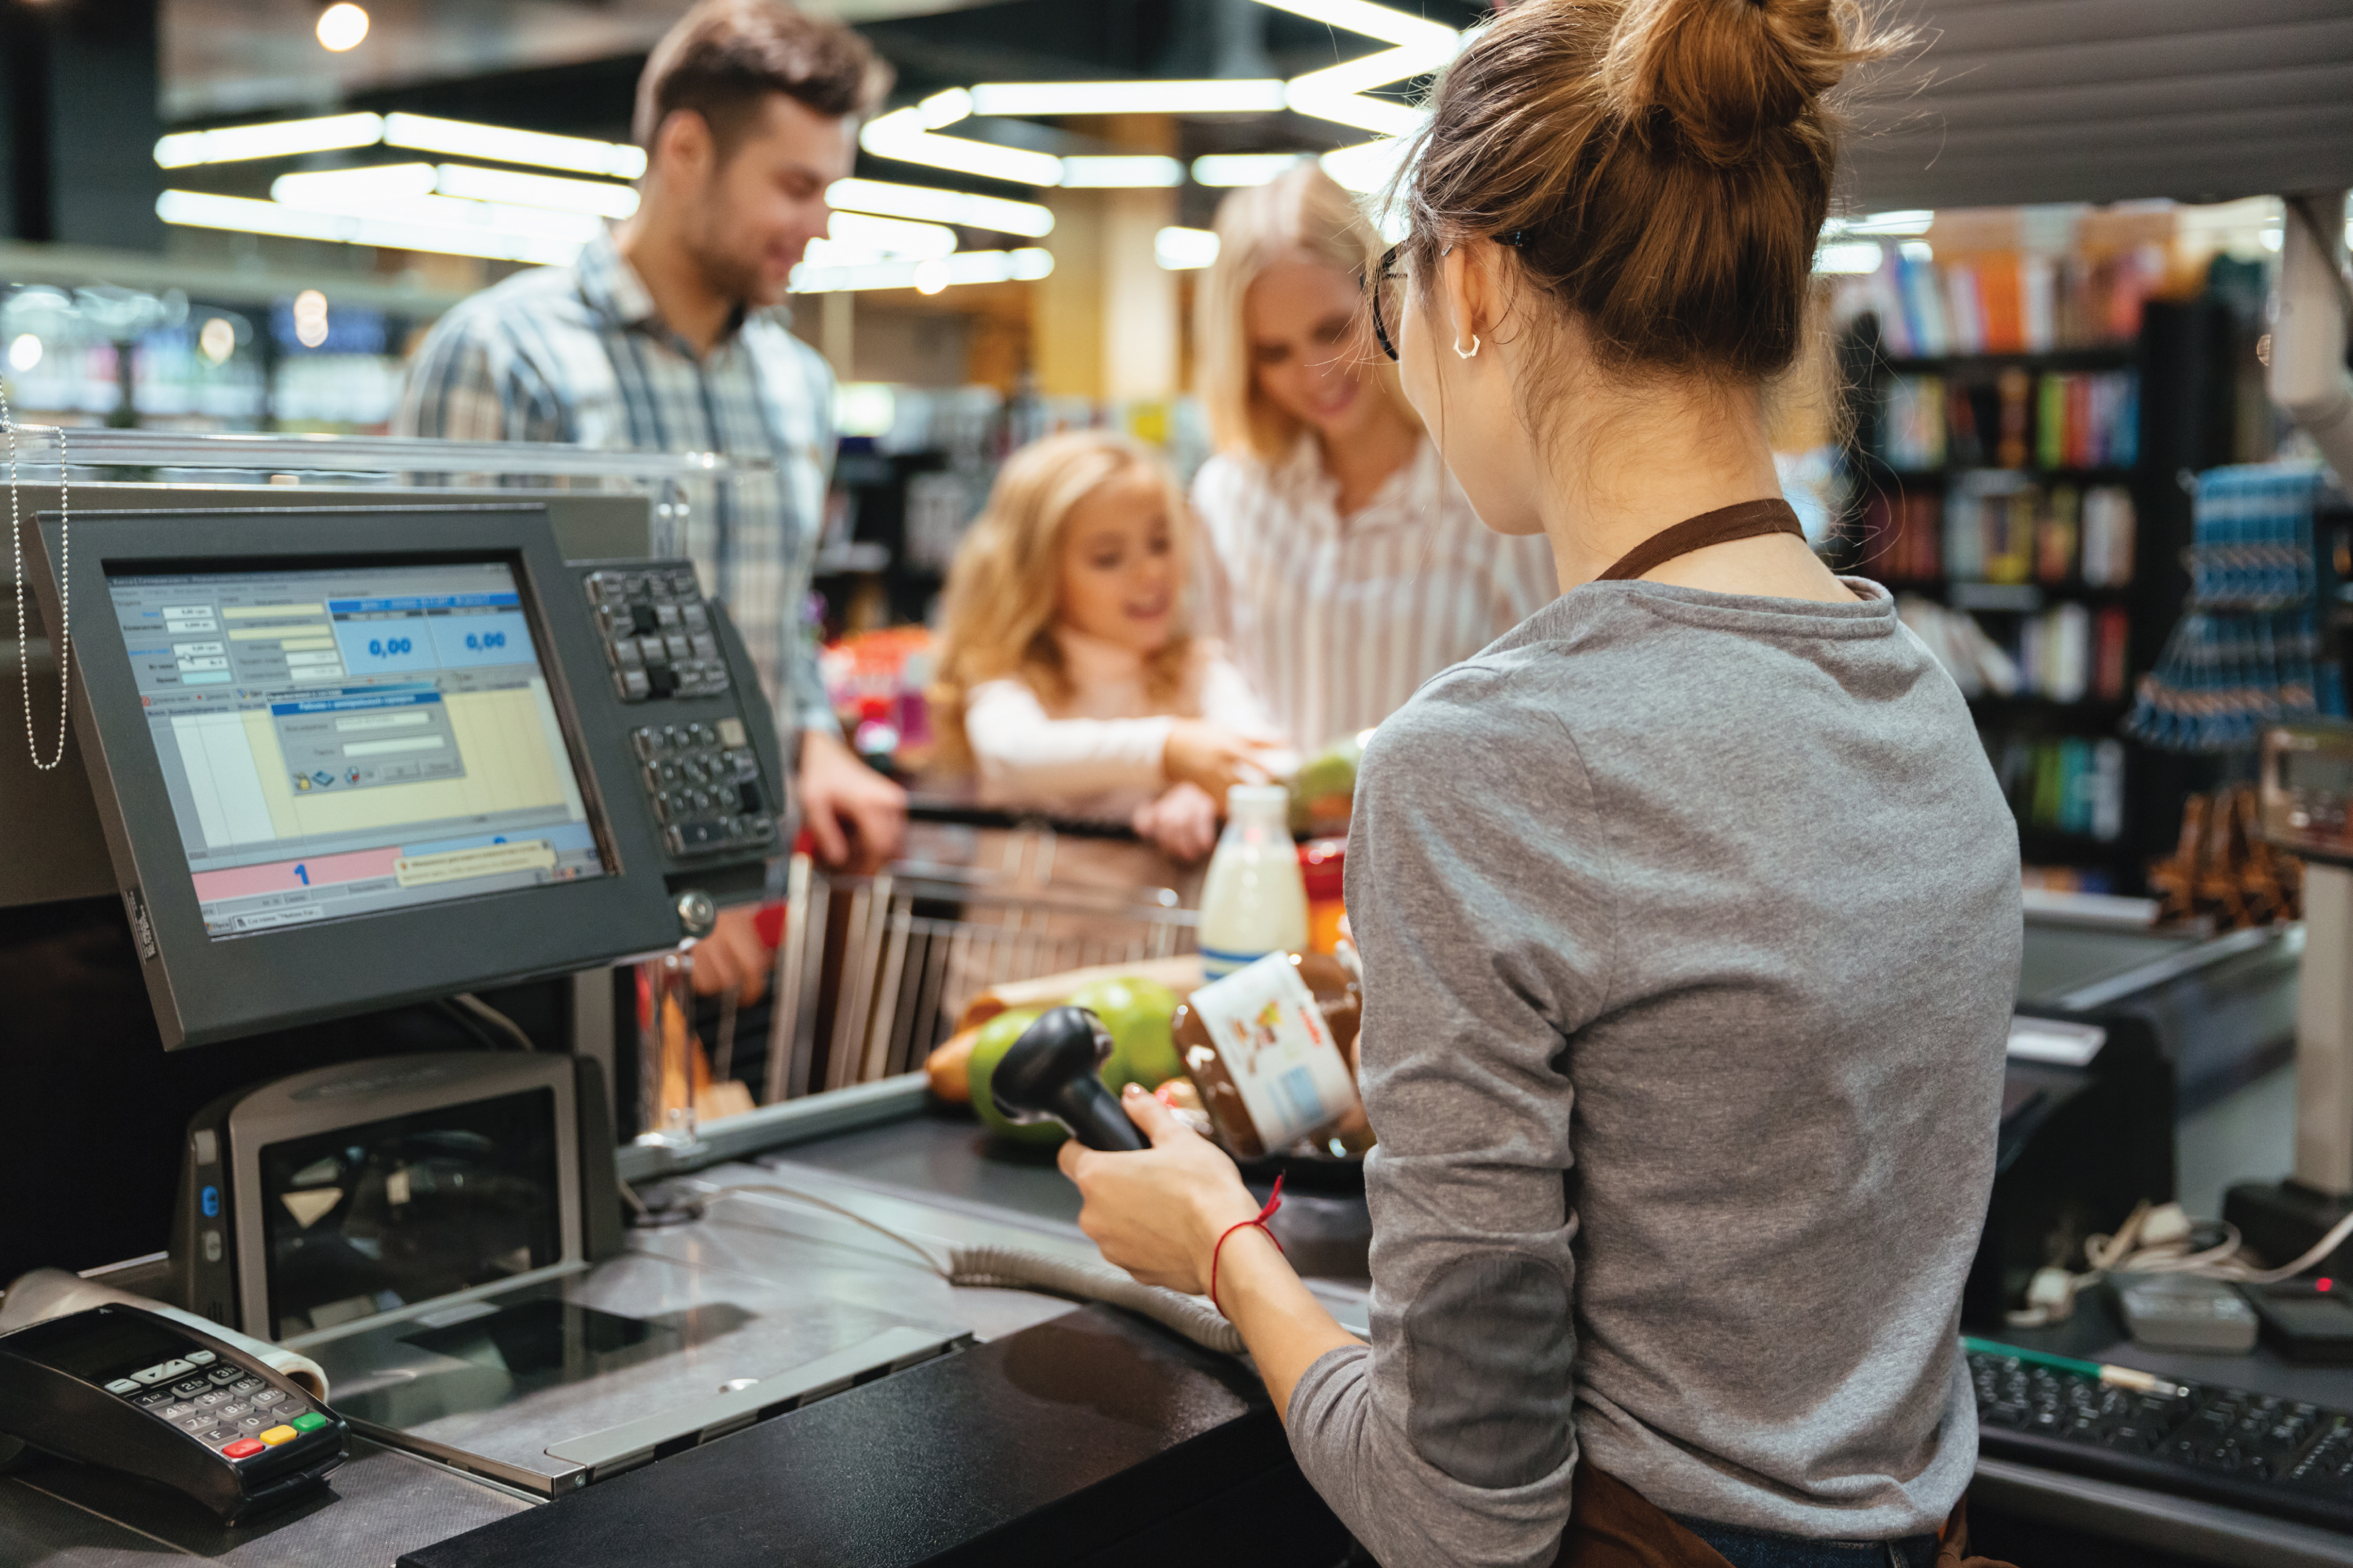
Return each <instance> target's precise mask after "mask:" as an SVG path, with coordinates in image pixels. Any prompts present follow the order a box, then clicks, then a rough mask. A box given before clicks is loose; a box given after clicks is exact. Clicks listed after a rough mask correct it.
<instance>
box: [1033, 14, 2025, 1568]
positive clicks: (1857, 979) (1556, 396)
mask: <svg viewBox="0 0 2353 1568" xmlns="http://www.w3.org/2000/svg"><path fill="white" fill-rule="evenodd" d="M1862 26H1863V24H1862V21H1861V20H1860V17H1859V14H1858V12H1857V11H1856V10H1855V8H1854V7H1852V5H1848V4H1846V3H1844V0H1523V3H1522V4H1520V5H1515V6H1514V7H1512V8H1511V9H1509V10H1507V11H1504V13H1503V14H1502V16H1500V17H1499V18H1498V19H1497V20H1496V21H1495V22H1494V23H1493V25H1492V26H1488V27H1487V28H1485V29H1484V30H1483V31H1482V32H1480V33H1478V34H1476V35H1475V36H1474V37H1473V39H1472V42H1471V43H1470V45H1469V47H1467V49H1466V50H1465V51H1464V52H1463V54H1462V55H1461V58H1459V59H1458V60H1457V61H1456V62H1455V64H1454V65H1453V66H1452V67H1451V68H1450V69H1449V70H1448V71H1447V73H1446V75H1445V77H1444V79H1442V81H1441V83H1440V86H1439V88H1438V89H1437V93H1436V97H1435V100H1434V102H1433V105H1432V108H1433V115H1432V119H1431V121H1430V124H1429V127H1428V129H1427V130H1426V131H1425V132H1423V135H1422V139H1421V142H1420V147H1419V159H1418V161H1417V162H1415V163H1411V164H1409V174H1408V175H1407V176H1406V179H1405V183H1404V184H1403V188H1402V189H1401V190H1400V191H1399V192H1398V203H1399V207H1400V212H1401V215H1402V216H1403V218H1404V220H1405V229H1406V237H1405V239H1404V241H1403V243H1402V244H1400V245H1398V247H1396V248H1395V249H1394V250H1393V251H1392V252H1390V253H1389V254H1388V257H1386V258H1384V259H1383V260H1382V261H1381V262H1380V263H1379V264H1378V265H1377V268H1370V270H1371V273H1372V279H1371V280H1372V284H1373V287H1372V289H1371V290H1370V292H1371V295H1372V298H1371V301H1370V305H1371V310H1370V312H1369V313H1370V315H1371V317H1372V321H1371V324H1372V325H1374V326H1376V327H1377V329H1378V332H1379V335H1380V337H1381V339H1382V341H1383V342H1384V345H1385V346H1386V347H1387V348H1388V349H1389V350H1390V351H1391V352H1392V353H1394V354H1395V356H1396V360H1397V363H1398V369H1399V371H1400V373H1401V374H1402V378H1403V384H1404V388H1405V392H1406V395H1407V396H1408V397H1409V399H1410V400H1411V402H1412V405H1413V406H1414V407H1415V408H1416V409H1417V410H1419V414H1420V416H1421V419H1422V421H1423V423H1424V425H1425V426H1426V427H1427V428H1428V429H1429V431H1430V435H1431V437H1432V439H1433V440H1434V441H1435V442H1436V443H1437V445H1438V448H1439V450H1440V452H1441V453H1442V454H1443V456H1444V458H1445V460H1446V463H1447V465H1448V466H1449V468H1451V470H1452V471H1453V473H1454V474H1455V476H1456V477H1457V478H1458V479H1460V480H1461V483H1462V486H1463V488H1464V489H1465V491H1466V492H1467V493H1468V495H1469V497H1470V500H1471V503H1472V506H1473V507H1475V508H1476V510H1477V512H1478V515H1479V517H1480V519H1481V520H1482V521H1483V522H1484V523H1485V524H1486V525H1487V526H1488V527H1490V528H1493V529H1494V530H1495V531H1497V532H1499V533H1504V534H1510V535H1514V536H1522V537H1530V538H1533V537H1535V536H1537V535H1539V534H1541V535H1542V536H1543V537H1544V538H1545V540H1546V542H1548V543H1549V546H1550V549H1551V552H1552V556H1553V559H1554V561H1555V562H1556V563H1557V566H1558V569H1559V577H1560V582H1561V583H1562V584H1564V585H1565V586H1567V588H1568V592H1567V593H1566V594H1564V595H1562V596H1561V597H1560V598H1559V599H1557V600H1556V601H1555V602H1553V603H1552V604H1550V605H1546V606H1545V607H1544V608H1542V609H1540V610H1538V611H1536V612H1535V614H1534V615H1533V616H1530V617H1529V618H1528V619H1527V620H1526V621H1525V622H1524V623H1523V624H1522V625H1521V626H1518V627H1517V628H1516V629H1515V630H1514V631H1513V632H1511V633H1510V634H1508V635H1507V636H1506V637H1504V638H1503V639H1502V640H1500V641H1499V642H1497V643H1496V644H1494V645H1493V647H1489V648H1488V649H1487V650H1486V651H1485V652H1483V653H1482V654H1480V655H1479V656H1477V657H1476V658H1472V659H1469V660H1468V661H1466V662H1464V663H1461V664H1460V665H1457V666H1455V667H1454V668H1452V669H1451V670H1449V671H1447V672H1446V673H1444V674H1442V675H1440V676H1439V677H1437V678H1436V679H1432V680H1431V681H1430V682H1429V683H1428V684H1426V685H1424V686H1423V687H1422V688H1421V689H1419V692H1418V693H1416V694H1415V696H1414V697H1413V698H1412V700H1410V701H1409V702H1408V703H1407V704H1406V705H1405V707H1404V708H1403V709H1402V710H1400V711H1399V712H1398V714H1396V715H1395V716H1394V717H1392V718H1391V719H1390V720H1389V721H1388V722H1387V723H1385V724H1383V725H1382V727H1381V729H1380V731H1379V733H1378V735H1377V737H1376V738H1375V740H1374V741H1373V742H1372V745H1371V747H1370V750H1369V752H1368V754H1367V756H1366V761H1365V765H1364V769H1363V773H1362V775H1361V780H1360V783H1359V786H1358V793H1357V800H1356V826H1355V829H1354V832H1353V833H1352V836H1351V840H1350V852H1349V856H1348V888H1347V894H1348V907H1349V910H1350V912H1351V917H1352V919H1353V921H1355V925H1356V933H1357V940H1358V942H1359V944H1360V947H1361V949H1362V953H1363V960H1364V969H1365V978H1366V1006H1365V1014H1364V1026H1363V1034H1362V1036H1361V1050H1362V1067H1363V1070H1362V1085H1363V1089H1364V1096H1365V1102H1366V1110H1367V1112H1368V1113H1369V1115H1370V1117H1371V1121H1372V1124H1373V1127H1374V1130H1375V1131H1377V1133H1378V1135H1379V1139H1380V1143H1379V1147H1378V1149H1377V1150H1376V1151H1375V1152H1374V1153H1373V1154H1372V1156H1371V1157H1370V1158H1369V1159H1368V1160H1367V1162H1366V1172H1365V1180H1366V1194H1367V1196H1368V1198H1369V1201H1370V1204H1371V1208H1372V1218H1373V1242H1372V1255H1371V1268H1372V1281H1373V1295H1372V1305H1371V1319H1370V1321H1371V1342H1370V1343H1369V1344H1365V1343H1361V1342H1358V1341H1356V1339H1355V1338H1353V1337H1352V1336H1351V1335H1350V1334H1348V1333H1347V1332H1346V1331H1344V1330H1342V1329H1341V1328H1340V1327H1339V1326H1338V1325H1337V1324H1336V1323H1335V1322H1334V1321H1333V1320H1332V1319H1331V1317H1330V1316H1329V1315H1327V1314H1326V1313H1325V1311H1324V1309H1323V1307H1322V1306H1321V1305H1319V1304H1318V1302H1317V1301H1316V1300H1315V1299H1314V1297H1313V1296H1311V1295H1310V1294H1309V1293H1308V1292H1307V1291H1306V1289H1304V1288H1303V1286H1302V1285H1301V1283H1300V1280H1299V1279H1298V1277H1297V1276H1296V1275H1295V1274H1293V1271H1292V1269H1291V1267H1290V1266H1289V1264H1288V1263H1287V1262H1285V1260H1284V1258H1283V1257H1282V1252H1281V1251H1280V1250H1279V1249H1278V1247H1276V1245H1275V1244H1274V1242H1273V1241H1272V1240H1271V1238H1270V1237H1268V1236H1267V1235H1266V1234H1265V1232H1264V1231H1262V1230H1261V1229H1259V1228H1256V1227H1254V1226H1251V1225H1250V1221H1251V1220H1252V1219H1253V1217H1254V1216H1256V1215H1258V1213H1259V1208H1260V1204H1259V1200H1258V1199H1257V1198H1255V1197H1253V1196H1251V1195H1250V1194H1249V1193H1248V1192H1246V1191H1245V1190H1244V1188H1243V1185H1242V1184H1241V1182H1240V1179H1239V1177H1238V1176H1237V1174H1236V1173H1235V1170H1234V1167H1233V1165H1232V1164H1231V1163H1229V1161H1228V1160H1227V1159H1226V1158H1225V1156H1224V1155H1223V1154H1221V1153H1220V1152H1218V1151H1217V1150H1216V1149H1215V1148H1214V1147H1212V1146H1211V1145H1210V1144H1208V1142H1204V1141H1202V1140H1200V1139H1198V1138H1197V1137H1195V1136H1194V1135H1193V1134H1192V1133H1190V1132H1188V1131H1185V1130H1184V1129H1183V1128H1182V1127H1180V1126H1178V1125H1177V1124H1176V1122H1175V1121H1173V1120H1172V1119H1171V1117H1170V1116H1169V1115H1168V1113H1167V1112H1166V1111H1165V1110H1162V1109H1161V1108H1160V1107H1159V1106H1158V1104H1157V1102H1156V1101H1155V1100H1152V1099H1151V1098H1150V1097H1148V1096H1141V1097H1137V1098H1134V1099H1131V1100H1130V1101H1129V1105H1130V1113H1131V1115H1132V1116H1134V1120H1135V1121H1136V1122H1137V1123H1138V1125H1140V1126H1141V1127H1143V1128H1144V1129H1145V1131H1146V1132H1148V1133H1149V1134H1150V1136H1151V1138H1152V1140H1153V1143H1154V1147H1153V1148H1152V1149H1150V1150H1148V1151H1145V1152H1140V1153H1096V1152H1089V1151H1086V1150H1083V1149H1081V1148H1080V1147H1079V1146H1078V1145H1076V1144H1074V1143H1073V1144H1069V1145H1066V1146H1065V1147H1064V1150H1063V1152H1062V1156H1061V1158H1062V1163H1063V1167H1064V1169H1065V1170H1066V1171H1067V1172H1069V1173H1070V1174H1071V1177H1072V1178H1073V1179H1074V1180H1075V1181H1076V1182H1077V1183H1078V1184H1079V1186H1080V1188H1081V1190H1082V1194H1083V1195H1084V1198H1085V1208H1084V1212H1083V1214H1082V1220H1081V1223H1082V1225H1083V1226H1085V1228H1086V1230H1087V1232H1088V1234H1089V1235H1090V1236H1092V1237H1094V1238H1095V1240H1096V1241H1097V1242H1098V1243H1100V1245H1101V1246H1102V1247H1103V1253H1104V1255H1105V1256H1106V1257H1107V1258H1111V1259H1112V1260H1113V1261H1114V1262H1116V1263H1118V1264H1121V1265H1123V1266H1124V1267H1125V1268H1129V1269H1131V1270H1132V1271H1134V1273H1135V1274H1136V1275H1137V1276H1138V1277H1140V1278H1142V1279H1146V1280H1148V1281H1152V1282H1155V1283H1159V1284H1164V1285H1167V1286H1171V1287H1174V1288H1176V1289H1182V1290H1193V1291H1198V1290H1205V1289H1209V1288H1210V1286H1211V1276H1212V1274H1213V1272H1214V1275H1215V1295H1216V1299H1217V1302H1218V1305H1219V1307H1220V1308H1221V1309H1222V1310H1224V1312H1225V1313H1226V1314H1227V1316H1228V1317H1229V1318H1230V1319H1231V1320H1232V1321H1234V1323H1235V1324H1236V1325H1237V1326H1238V1327H1239V1328H1240V1331H1241V1332H1242V1335H1243V1337H1244V1338H1245V1339H1246V1340H1247V1341H1248V1342H1249V1346H1250V1352H1251V1354H1252V1355H1253V1357H1254V1358H1255V1360H1256V1363H1257V1366H1258V1369H1259V1371H1260V1373H1261V1374H1262V1375H1263V1376H1264V1377H1265V1379H1266V1382H1267V1384H1268V1387H1269V1389H1270V1390H1271V1393H1272V1394H1273V1397H1274V1399H1275V1402H1276V1407H1277V1409H1278V1410H1280V1411H1282V1413H1283V1415H1284V1417H1285V1421H1286V1424H1287V1426H1288V1427H1289V1431H1290V1437H1291V1443H1292V1447H1293V1451H1294V1452H1295V1453H1296V1455H1297V1457H1298V1459H1299V1462H1300V1464H1301V1466H1302V1467H1303V1469H1304V1470H1305V1472H1306V1474H1307V1477H1308V1479H1310V1480H1311V1481H1312V1482H1313V1483H1314V1486H1315V1488H1316V1489H1317V1490H1318V1491H1319V1492H1320V1493H1322V1495H1323V1496H1324V1498H1325V1499H1326V1500H1328V1501H1329V1502H1330V1503H1331V1505H1332V1507H1333V1509H1334V1510H1335V1511H1336V1512H1337V1514H1338V1515H1339V1517H1340V1518H1341V1520H1342V1521H1345V1523H1346V1525H1347V1526H1348V1527H1349V1529H1350V1530H1352V1531H1354V1532H1355V1533H1356V1536H1357V1537H1358V1538H1359V1539H1360V1540H1361V1541H1362V1542H1364V1543H1365V1544H1366V1547H1368V1548H1369V1549H1370V1551H1371V1552H1372V1554H1373V1555H1374V1556H1375V1557H1376V1558H1377V1560H1378V1561H1379V1562H1380V1563H1382V1564H1383V1565H1384V1568H1436V1565H1439V1564H1461V1563H1479V1564H1520V1565H1536V1564H1545V1563H1555V1562H1559V1563H1577V1564H1585V1565H1599V1564H1627V1565H1630V1564H1634V1563H1644V1564H1652V1565H1656V1564H1672V1565H1676V1568H1723V1565H1724V1564H1725V1563H1732V1564H1734V1565H1736V1568H1765V1565H1767V1564H1769V1565H1772V1568H1816V1565H1820V1568H1831V1565H1840V1568H1863V1565H1865V1564H1869V1565H1873V1568H1877V1565H1880V1564H1887V1563H1902V1564H1905V1565H1908V1568H1926V1565H1927V1564H1928V1563H1931V1562H1932V1561H1933V1560H1934V1559H1935V1558H1936V1552H1937V1550H1938V1542H1937V1533H1938V1531H1939V1530H1940V1529H1942V1528H1945V1527H1946V1526H1947V1521H1948V1518H1949V1517H1950V1516H1951V1515H1952V1514H1953V1513H1954V1510H1955V1509H1956V1505H1957V1502H1958V1501H1959V1500H1960V1499H1961V1496H1962V1492H1963V1489H1965V1488H1966V1486H1967V1485H1968V1480H1969V1478H1970V1474H1971V1471H1972V1468H1973V1467H1974V1464H1975V1460H1976V1453H1977V1431H1976V1425H1975V1411H1974V1405H1973V1403H1972V1400H1971V1396H1970V1393H1969V1388H1968V1382H1967V1379H1966V1376H1965V1373H1964V1368H1963V1364H1962V1363H1961V1360H1960V1347H1959V1343H1958V1339H1957V1331H1958V1317H1959V1303H1960V1291H1961V1282H1962V1279H1963V1276H1964V1274H1965V1273H1966V1272H1967V1269H1968V1263H1969V1259H1970V1257H1971V1254H1972V1252H1973V1250H1974V1248H1975V1245H1976V1241H1977V1237H1978V1229H1979V1225H1980V1222H1981V1220H1982V1217H1983V1215H1984V1210H1985V1204H1986V1198H1987V1194H1988V1191H1989V1184H1990V1181H1991V1174H1992V1161H1993V1153H1994V1132H1995V1125H1996V1121H1997V1113H1998V1110H1999V1103H2000V1091H2001V1068H2002V1053H2003V1044H2004V1037H2005V1032H2006V1028H2007V1022H2008V1018H2009V1016H2010V1000H2011V996H2012V994H2013V993H2012V987H2013V984H2014V983H2015V979H2016V974H2017V969H2018V962H2019V947H2020V941H2021V918H2020V912H2019V895H2018V885H2019V884H2018V854H2017V841H2016V837H2015V830H2014V828H2013V827H2012V826H2011V821H2010V814H2009V812H2008V810H2007V809H2006V807H2005V805H2004V804H2003V801H2002V797H2001V795H2000V791H1999V790H1998V789H1997V788H1996V786H1995V783H1994V779H1993V777H1992V775H1991V773H1990V771H1989V768H1988V765H1987V763H1986V760H1985V757H1984V754H1983V752H1982V751H1981V750H1980V749H1979V747H1978V744H1977V742H1976V738H1975V736H1974V734H1973V732H1972V731H1971V728H1970V723H1969V719H1968V712H1967V710H1965V708H1964V706H1963V703H1962V700H1961V698H1960V695H1959V693H1958V692H1957V690H1956V689H1955V688H1954V687H1953V685H1952V683H1951V681H1950V680H1949V679H1947V678H1946V677H1945V676H1944V675H1943V674H1942V673H1941V672H1940V671H1939V669H1938V668H1937V667H1936V663H1935V662H1934V661H1933V659H1931V658H1930V657H1929V655H1928V654H1927V652H1926V650H1925V649H1924V648H1923V647H1922V646H1921V644H1920V643H1919V642H1918V641H1917V640H1916V639H1915V638H1914V637H1912V636H1911V635H1910V634H1909V633H1908V632H1906V631H1905V629H1904V628H1903V626H1901V625H1900V623H1899V622H1898V620H1897V618H1896V615H1895V609H1894V605H1893V603H1892V602H1891V601H1890V599H1889V596H1888V595H1887V594H1886V592H1885V591H1884V590H1883V589H1882V588H1880V587H1878V586H1877V585H1875V584H1871V583H1868V582H1864V581H1862V580H1861V579H1856V578H1840V577H1836V576H1833V575H1832V574H1831V573H1829V572H1828V571H1827V570H1825V569H1824V568H1823V567H1822V566H1821V565H1820V563H1819V562H1818V561H1817V560H1816V558H1815V556H1814V555H1813V554H1812V552H1810V550H1809V549H1808V548H1807V547H1806V545H1805V543H1804V542H1803V541H1802V539H1801V538H1799V537H1798V536H1797V534H1796V532H1795V518H1794V516H1793V515H1792V514H1791V513H1789V511H1788V508H1787V506H1786V504H1785V503H1783V502H1782V501H1781V500H1779V487H1778V484H1777V482H1776V479H1775V474H1774V468H1773V462H1772V457H1771V453H1770V451H1769V450H1768V448H1767V441H1766V437H1765V425H1764V416H1763V412H1762V409H1761V406H1760V400H1761V398H1762V397H1763V395H1764V393H1765V389H1766V387H1767V384H1768V383H1769V382H1770V381H1771V380H1772V379H1773V378H1774V377H1775V375H1776V374H1778V373H1779V372H1781V371H1782V370H1784V369H1785V368H1786V367H1787V366H1788V365H1789V364H1790V363H1791V361H1792V359H1793V356H1794V355H1795V353H1796V352H1797V350H1798V347H1799V340H1800V336H1801V333H1802V332H1803V331H1804V330H1805V320H1804V318H1805V311H1804V302H1805V298H1806V291H1807V278H1808V273H1809V269H1810V261H1811V258H1812V254H1813V249H1814V245H1815V241H1816V237H1817V236H1818V234H1819V231H1820V226H1821V224H1822V221H1823V218H1824V216H1825V213H1826V210H1827V203H1828V197H1829V191H1830V185H1831V171H1832V168H1833V163H1834V158H1835V153H1836V137H1835V130H1836V126H1835V121H1833V119H1832V117H1831V112H1830V110H1828V109H1827V108H1826V106H1825V104H1824V103H1823V101H1822V100H1823V95H1824V94H1825V93H1826V92H1828V91H1829V90H1830V89H1831V88H1832V87H1833V86H1835V85H1836V84H1837V83H1838V82H1839V80H1840V79H1841V76H1842V75H1843V74H1844V73H1845V72H1846V71H1847V70H1848V69H1849V68H1850V67H1852V66H1853V65H1855V64H1856V63H1858V62H1860V61H1862V60H1864V59H1868V58H1872V57H1873V56H1874V55H1876V54H1878V53H1881V52H1883V48H1884V47H1885V46H1884V44H1883V41H1882V40H1880V39H1878V38H1876V37H1873V36H1871V35H1869V34H1867V33H1865V32H1864V31H1863V30H1862ZM1376 352H1377V351H1376ZM1947 1544H1948V1546H1949V1545H1950V1544H1952V1543H1951V1542H1950V1541H1949V1540H1948V1542H1947Z"/></svg>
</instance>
